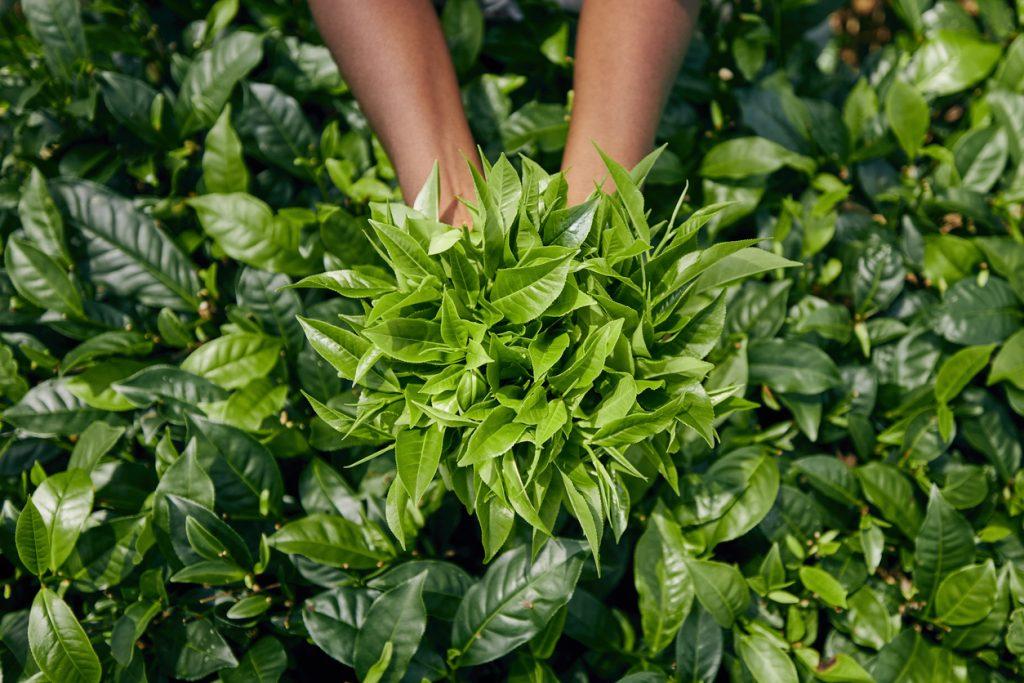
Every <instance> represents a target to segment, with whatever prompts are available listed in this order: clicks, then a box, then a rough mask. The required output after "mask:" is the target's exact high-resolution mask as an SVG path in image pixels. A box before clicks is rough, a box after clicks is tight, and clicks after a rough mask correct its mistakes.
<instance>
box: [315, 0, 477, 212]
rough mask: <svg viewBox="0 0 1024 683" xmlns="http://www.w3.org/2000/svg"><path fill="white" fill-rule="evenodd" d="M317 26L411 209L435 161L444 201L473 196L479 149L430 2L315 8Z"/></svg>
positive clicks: (365, 1)
mask: <svg viewBox="0 0 1024 683" xmlns="http://www.w3.org/2000/svg"><path fill="white" fill-rule="evenodd" d="M309 4H310V8H311V10H312V12H313V17H314V19H315V20H316V23H317V26H318V27H319V28H320V32H321V34H322V35H323V38H324V42H326V43H327V46H328V48H330V50H331V53H332V54H333V55H334V58H335V60H336V61H337V63H338V67H339V69H340V70H341V72H342V75H343V76H344V78H345V80H346V82H347V83H348V85H349V87H350V88H351V89H352V92H353V94H354V95H355V96H356V99H357V100H358V101H359V105H360V107H361V108H362V110H363V112H364V113H365V114H366V117H367V119H368V120H369V122H370V125H371V126H372V127H373V129H374V131H375V132H376V133H377V136H378V137H379V138H380V140H381V142H382V143H383V145H384V148H385V149H386V150H387V152H388V155H389V156H390V157H391V161H392V163H393V164H394V165H395V169H396V171H397V172H398V180H399V184H400V185H401V189H402V194H403V195H404V196H405V199H406V201H410V202H411V201H412V200H413V199H414V198H415V196H416V193H417V192H418V191H419V189H420V187H421V186H422V184H423V182H424V181H425V180H426V178H427V175H428V174H429V173H430V170H431V168H432V167H433V164H434V161H435V160H436V161H438V162H439V163H440V165H441V170H442V190H443V194H445V195H446V196H447V197H449V198H451V197H453V196H454V195H456V194H465V193H469V192H471V190H472V181H471V179H470V176H469V172H468V170H467V168H466V159H470V160H473V161H475V160H476V159H477V156H476V148H475V145H474V143H473V138H472V135H471V133H470V131H469V126H468V124H467V123H466V117H465V113H464V112H463V109H462V100H461V98H460V95H459V86H458V81H457V79H456V76H455V71H454V68H453V67H452V65H451V58H450V56H449V54H448V47H447V45H446V44H445V42H444V35H443V33H442V32H441V27H440V23H439V21H438V18H437V14H436V13H435V11H434V8H433V6H432V5H431V3H430V2H429V0H310V3H309Z"/></svg>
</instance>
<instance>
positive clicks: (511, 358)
mask: <svg viewBox="0 0 1024 683" xmlns="http://www.w3.org/2000/svg"><path fill="white" fill-rule="evenodd" d="M655 158H656V153H655V154H652V155H651V156H650V157H648V158H647V159H645V160H644V161H643V162H641V163H640V164H639V165H638V166H637V167H636V168H635V169H633V171H632V172H628V171H626V170H625V169H624V168H622V167H621V166H620V165H618V164H616V163H615V162H614V161H611V160H610V159H606V164H607V166H608V169H609V172H610V174H611V177H612V179H613V180H614V181H615V185H616V187H617V190H616V192H615V193H614V194H611V195H609V194H604V193H601V192H596V193H595V196H593V198H591V199H590V200H589V201H587V202H586V203H584V204H582V205H579V206H573V207H568V206H566V200H565V196H566V184H565V180H564V178H563V177H562V175H561V174H554V175H549V174H547V173H546V172H544V171H543V169H541V168H540V167H539V166H538V165H536V164H535V163H533V162H531V161H529V160H527V159H524V160H523V164H522V173H521V174H520V173H517V172H516V170H515V169H514V168H513V166H512V164H511V163H510V162H509V161H508V160H507V159H506V158H504V157H502V158H500V159H499V160H498V161H497V162H496V163H495V164H494V165H493V166H490V167H488V168H486V169H485V171H484V174H483V175H479V174H474V175H475V181H476V191H477V202H476V204H475V205H472V206H471V207H470V208H471V211H472V213H473V229H472V230H468V231H467V230H463V229H459V228H453V227H451V226H448V225H444V224H442V223H441V222H439V221H438V220H437V216H438V192H439V191H438V177H437V172H436V169H435V172H434V174H433V175H432V177H431V179H430V180H429V181H428V183H427V184H426V186H425V187H424V189H423V190H422V191H421V193H420V195H419V197H418V198H417V200H416V202H415V204H414V207H413V208H409V207H405V206H398V205H388V206H385V207H378V209H377V210H376V211H375V214H374V218H373V219H371V220H370V230H369V231H368V234H369V237H370V239H371V241H372V242H373V244H374V246H375V248H376V249H377V251H378V253H379V254H380V256H381V258H382V259H383V260H384V261H385V262H386V263H387V264H388V266H389V269H382V268H378V267H368V266H357V267H354V268H352V269H349V270H336V271H332V272H327V273H323V274H320V275H314V276H311V277H307V278H305V279H303V280H302V281H300V282H298V283H297V284H296V285H294V286H296V287H319V288H326V289H329V290H332V291H334V292H337V293H338V294H340V295H341V296H343V297H346V298H348V299H354V300H357V301H358V302H360V303H361V305H362V311H363V312H362V313H361V314H358V315H342V316H341V319H340V320H338V321H337V324H333V323H328V322H324V321H320V320H312V319H301V322H302V326H303V328H304V330H305V333H306V336H307V337H308V338H309V341H310V343H311V344H312V346H313V348H315V349H316V350H317V352H318V353H320V354H321V355H322V356H323V357H324V358H325V359H326V360H327V361H329V362H330V363H331V364H332V365H333V366H334V367H335V368H336V369H337V370H338V373H339V374H340V375H341V376H342V377H344V378H345V379H347V380H350V381H351V382H352V383H353V385H355V387H356V388H357V391H356V392H354V393H353V394H352V395H351V396H350V397H349V398H348V399H346V402H331V403H329V404H324V403H322V402H320V401H318V400H316V399H315V398H313V397H311V396H307V398H308V399H309V401H310V403H311V404H312V406H313V408H314V410H315V411H316V413H317V415H319V417H320V418H321V419H323V420H324V422H326V423H327V424H329V425H330V426H331V427H333V428H334V429H336V430H338V431H340V432H342V433H343V434H344V435H345V437H346V438H347V439H348V440H350V442H351V443H363V444H377V445H382V446H384V448H383V449H382V450H379V451H377V453H376V454H382V453H385V452H390V451H392V450H393V452H394V457H395V460H396V465H397V473H398V475H397V477H396V478H395V480H394V481H393V483H392V484H391V487H390V490H389V494H388V497H387V519H388V524H389V526H390V527H391V529H392V531H393V532H394V533H395V534H396V536H397V537H398V539H399V541H400V542H403V543H404V540H405V535H406V532H405V529H407V528H409V526H410V525H409V524H408V517H409V515H411V514H415V509H416V503H417V502H418V501H420V499H421V498H422V496H423V495H424V493H425V492H426V491H427V488H428V487H429V486H430V485H431V482H432V481H433V480H434V479H435V477H436V476H437V475H438V473H440V475H441V478H442V480H443V482H444V484H445V486H447V487H448V488H449V489H451V490H452V491H454V492H455V494H456V495H457V496H458V497H459V499H460V500H461V501H462V502H463V503H464V504H465V505H466V507H467V509H469V510H470V511H474V512H475V513H476V515H477V517H478V519H479V521H480V526H481V529H482V531H483V541H484V545H485V551H486V557H487V559H490V557H492V556H493V555H494V553H496V552H497V550H498V549H499V548H500V547H501V545H502V543H503V542H504V541H505V539H506V538H507V537H508V535H509V533H510V531H511V529H512V526H513V523H514V520H515V518H516V517H519V518H521V519H523V520H525V521H526V522H527V523H528V524H530V525H531V526H532V527H533V529H534V535H535V536H534V537H535V540H536V541H543V540H544V539H546V538H547V537H548V536H550V535H551V534H552V532H553V529H552V526H553V525H554V523H555V520H556V517H557V516H558V513H559V510H560V509H561V508H562V506H563V505H564V506H565V507H566V509H567V510H568V511H569V512H570V513H571V514H572V516H573V517H575V518H576V519H577V520H578V521H579V524H580V526H581V527H582V530H583V533H584V535H585V536H586V539H587V541H588V542H589V544H590V546H591V548H592V550H593V552H594V555H595V558H596V557H597V555H598V547H599V544H600V540H601V536H602V533H603V529H604V525H605V523H606V522H607V523H608V525H609V526H611V528H612V531H613V533H614V534H615V536H616V538H617V537H618V536H619V535H621V534H622V532H623V531H624V529H625V527H626V520H627V516H628V513H629V499H628V493H627V487H626V486H625V485H624V479H623V478H624V477H644V476H645V474H644V473H645V472H649V473H651V472H657V473H660V474H661V476H663V477H665V478H666V479H667V480H668V482H669V483H670V484H671V485H672V486H673V487H675V486H676V477H677V475H676V469H675V466H674V464H673V462H672V454H673V453H674V452H676V451H677V450H678V448H679V444H680V437H681V434H682V432H683V430H694V431H695V432H696V433H697V434H699V435H700V436H701V437H703V438H704V439H705V440H706V441H707V442H708V443H709V444H711V443H713V442H714V440H715V438H716V435H715V431H714V426H713V425H714V421H715V417H716V411H717V412H718V414H719V415H721V414H722V413H724V412H725V411H726V410H728V409H733V408H735V407H738V406H739V404H745V403H746V402H744V401H743V400H742V399H739V398H736V397H735V396H734V394H735V393H736V392H735V389H736V387H717V385H715V386H716V387H717V388H715V389H714V390H711V389H709V388H708V387H707V386H706V384H705V380H706V379H707V377H708V375H709V373H710V372H711V371H712V369H713V365H712V364H710V363H708V362H707V361H706V360H704V358H705V357H706V356H707V354H708V353H709V352H710V351H711V350H712V348H714V346H715V344H716V343H717V342H718V339H719V337H720V335H721V332H722V327H723V324H724V320H725V297H724V296H723V291H724V290H725V288H726V287H728V286H729V285H732V284H735V283H736V282H739V281H741V280H743V279H745V278H748V277H750V276H753V275H757V274H759V273H763V272H765V271H770V270H774V269H777V268H784V267H788V266H793V265H797V264H796V263H795V262H793V261H789V260H787V259H784V258H782V257H779V256H776V255H774V254H772V253H770V252H768V251H765V250H762V249H759V248H757V247H755V246H754V244H755V243H756V240H746V241H737V242H725V243H719V244H715V245H713V246H711V247H710V248H707V249H703V250H702V249H698V248H697V247H696V245H695V240H694V237H695V235H696V234H697V232H698V231H699V230H700V228H701V227H702V226H703V225H704V224H705V223H707V221H708V220H710V219H711V218H712V217H713V216H714V214H715V213H716V212H717V211H718V210H719V209H720V208H721V206H720V205H719V206H709V207H705V208H703V209H700V210H698V211H696V212H694V213H693V214H692V215H691V216H690V217H689V218H688V219H687V220H685V221H684V222H682V224H680V225H676V220H675V218H676V216H675V215H673V217H672V219H671V220H670V221H668V222H664V221H663V222H661V223H658V224H657V225H649V224H648V218H647V215H646V213H645V211H644V200H643V196H642V194H641V191H640V185H641V183H642V181H643V178H644V176H645V175H646V173H647V171H649V170H650V168H651V166H652V165H653V163H654V160H655ZM681 201H682V200H681V199H680V204H681ZM677 208H678V207H677ZM337 400H338V399H335V401H337Z"/></svg>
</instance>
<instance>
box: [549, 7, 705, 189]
mask: <svg viewBox="0 0 1024 683" xmlns="http://www.w3.org/2000/svg"><path fill="white" fill-rule="evenodd" d="M698 11H699V3H698V2H696V0H633V1H631V2H622V1H621V0H586V1H585V2H584V3H583V11H582V13H581V14H580V25H579V35H578V38H577V41H576V55H575V73H574V90H575V97H574V104H573V112H572V121H571V124H570V127H569V137H568V140H567V142H566V148H565V163H564V168H565V170H566V171H567V177H568V179H569V188H570V201H582V200H583V199H585V198H586V196H587V195H588V194H589V193H590V191H591V190H592V189H593V183H594V182H595V181H600V179H602V178H603V177H604V175H605V174H604V167H603V164H602V163H601V160H600V157H599V156H598V154H597V153H596V151H595V150H594V143H597V145H599V146H600V147H601V149H602V150H604V152H605V153H607V154H608V155H609V156H611V157H612V158H613V159H615V160H616V161H618V162H620V163H622V164H623V165H625V166H626V167H631V166H632V165H634V164H636V163H637V162H638V161H640V159H642V158H643V157H644V155H646V154H647V153H648V152H650V151H651V149H652V147H653V145H654V136H655V133H656V132H657V129H658V121H659V119H660V118H661V112H662V110H663V109H664V106H665V101H666V99H667V98H668V93H669V91H670V90H671V87H672V83H673V82H674V80H675V77H676V74H677V73H678V71H679V66H680V64H681V63H682V60H683V56H684V55H685V53H686V48H687V46H688V45H689V41H690V35H691V34H692V32H693V25H694V23H695V22H696V19H697V13H698Z"/></svg>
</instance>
